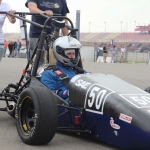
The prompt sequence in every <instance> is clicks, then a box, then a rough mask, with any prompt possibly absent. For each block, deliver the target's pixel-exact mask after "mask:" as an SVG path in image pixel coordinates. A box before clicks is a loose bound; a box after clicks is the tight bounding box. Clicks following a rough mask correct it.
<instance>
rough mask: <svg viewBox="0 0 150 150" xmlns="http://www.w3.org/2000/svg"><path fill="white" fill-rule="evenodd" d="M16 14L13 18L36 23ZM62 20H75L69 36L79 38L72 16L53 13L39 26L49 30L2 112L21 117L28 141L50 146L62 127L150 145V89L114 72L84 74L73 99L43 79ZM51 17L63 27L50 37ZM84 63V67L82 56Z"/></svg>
mask: <svg viewBox="0 0 150 150" xmlns="http://www.w3.org/2000/svg"><path fill="white" fill-rule="evenodd" d="M3 13H4V12H3ZM5 13H7V14H9V15H12V14H10V13H9V12H5ZM16 14H17V12H16ZM16 14H15V15H13V16H15V17H16V18H18V19H21V20H23V21H24V22H30V23H34V22H32V21H28V20H27V19H25V18H24V17H21V16H17V15H16ZM18 14H19V13H18ZM23 14H24V13H21V15H23ZM25 14H26V15H27V13H25ZM29 14H31V13H29ZM32 15H34V14H32ZM35 15H37V14H35ZM38 15H43V16H44V17H47V16H45V15H44V14H38ZM60 18H61V19H67V20H68V21H69V22H70V24H71V26H67V27H68V29H69V30H70V33H69V35H68V36H72V37H76V31H77V29H75V28H74V26H73V24H72V22H71V20H70V19H69V18H66V17H63V16H53V17H47V20H46V22H45V24H44V25H43V26H42V25H39V26H40V27H42V28H43V29H42V32H41V36H40V38H39V41H38V43H37V47H36V48H35V50H34V53H33V55H32V57H31V59H29V58H28V63H27V66H26V67H25V69H24V71H23V75H22V76H21V79H20V80H19V82H18V83H16V84H12V83H11V84H9V85H8V86H7V87H6V88H5V89H4V90H3V91H2V92H1V93H0V100H3V101H6V107H5V108H0V110H1V111H6V112H8V114H9V115H11V116H12V117H14V118H15V119H16V127H17V131H18V134H19V136H20V138H21V140H22V141H23V142H24V143H26V144H30V145H40V144H47V143H49V142H50V141H51V140H52V139H53V137H54V135H55V133H56V131H57V130H58V131H66V132H73V133H78V134H84V135H87V136H89V137H93V138H95V139H98V140H102V141H105V142H106V143H109V144H112V145H116V146H118V147H121V148H124V149H136V150H137V149H139V150H145V149H150V142H149V139H150V94H149V93H148V92H150V90H149V88H147V89H146V91H147V92H146V91H143V90H141V89H139V88H137V87H135V86H133V85H131V84H129V83H127V82H125V81H123V80H121V79H119V78H117V77H116V76H114V75H109V74H92V73H86V74H79V75H76V76H75V77H73V78H72V79H71V80H70V82H69V100H70V101H69V103H67V102H66V101H64V100H63V99H62V98H60V97H59V96H58V95H56V94H55V93H53V92H52V91H51V90H50V89H48V88H47V87H46V86H44V85H43V84H42V83H41V82H40V80H39V78H40V75H41V73H42V72H43V71H44V69H46V68H48V67H53V66H52V65H50V66H48V65H47V63H45V56H46V55H45V52H47V53H48V52H49V49H51V48H52V44H53V42H54V41H55V39H56V38H58V28H63V27H65V26H66V25H65V24H64V22H63V21H57V19H60ZM49 20H51V21H52V23H53V26H54V27H55V28H56V29H57V30H55V32H54V33H53V34H51V35H46V28H48V27H47V26H46V23H47V22H48V21H49ZM35 25H38V24H35ZM43 45H44V46H43ZM43 47H45V48H43ZM35 54H36V57H34V56H35ZM47 56H49V55H47ZM33 58H34V59H33ZM33 60H34V61H33ZM78 66H79V67H82V62H81V59H80V61H79V63H78ZM116 83H117V84H116ZM121 87H125V88H121Z"/></svg>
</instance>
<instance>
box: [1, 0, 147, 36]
mask: <svg viewBox="0 0 150 150" xmlns="http://www.w3.org/2000/svg"><path fill="white" fill-rule="evenodd" d="M3 2H8V3H9V4H10V6H11V7H12V9H14V10H16V11H17V12H29V11H28V9H27V8H26V7H25V5H24V4H25V2H26V0H3ZM67 4H68V8H69V10H70V13H69V14H68V17H69V18H70V19H71V20H72V22H73V24H74V25H75V23H76V10H80V13H81V14H80V32H134V29H135V26H139V25H142V26H144V25H145V26H147V25H148V24H150V0H67ZM27 19H30V17H27ZM12 29H13V30H12ZM28 29H29V24H28ZM3 31H4V32H7V33H8V32H19V31H20V27H19V21H17V22H16V24H14V25H12V24H10V23H9V22H8V20H6V23H5V25H4V27H3Z"/></svg>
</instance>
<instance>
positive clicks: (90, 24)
mask: <svg viewBox="0 0 150 150" xmlns="http://www.w3.org/2000/svg"><path fill="white" fill-rule="evenodd" d="M90 25H91V22H89V33H90Z"/></svg>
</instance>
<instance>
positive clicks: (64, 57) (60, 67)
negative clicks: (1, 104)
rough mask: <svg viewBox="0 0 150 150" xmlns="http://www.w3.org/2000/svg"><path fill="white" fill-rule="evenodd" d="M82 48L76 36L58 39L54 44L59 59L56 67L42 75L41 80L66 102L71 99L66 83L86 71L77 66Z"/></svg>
mask: <svg viewBox="0 0 150 150" xmlns="http://www.w3.org/2000/svg"><path fill="white" fill-rule="evenodd" d="M71 43H73V44H71ZM70 45H71V46H70ZM72 45H74V46H72ZM80 48H81V44H80V43H79V41H77V40H76V39H75V38H72V37H68V36H63V37H59V38H58V39H56V40H55V42H54V44H53V53H54V57H55V59H56V60H57V63H56V69H51V70H46V71H45V72H44V73H43V74H42V76H41V82H42V83H43V84H44V85H45V86H46V87H48V88H49V89H50V90H52V91H53V92H54V93H56V94H57V95H59V96H60V97H61V98H63V99H64V100H65V101H66V102H68V101H69V98H68V97H69V90H68V87H67V85H66V84H67V83H68V82H69V80H70V79H71V78H73V77H74V76H75V75H76V74H84V73H86V71H84V70H83V69H82V68H79V67H77V64H78V62H79V59H80V56H79V51H80Z"/></svg>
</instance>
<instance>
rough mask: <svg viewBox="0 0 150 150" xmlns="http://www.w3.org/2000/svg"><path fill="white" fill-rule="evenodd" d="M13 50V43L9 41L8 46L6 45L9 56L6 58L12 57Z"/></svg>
mask: <svg viewBox="0 0 150 150" xmlns="http://www.w3.org/2000/svg"><path fill="white" fill-rule="evenodd" d="M13 48H14V45H13V42H12V41H9V44H8V49H9V55H8V57H12V52H13Z"/></svg>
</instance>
